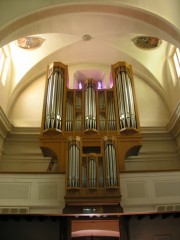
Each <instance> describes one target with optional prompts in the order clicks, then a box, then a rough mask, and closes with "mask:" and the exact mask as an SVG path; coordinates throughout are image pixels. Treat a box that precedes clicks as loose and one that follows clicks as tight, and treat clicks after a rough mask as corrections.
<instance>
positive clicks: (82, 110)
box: [40, 62, 141, 213]
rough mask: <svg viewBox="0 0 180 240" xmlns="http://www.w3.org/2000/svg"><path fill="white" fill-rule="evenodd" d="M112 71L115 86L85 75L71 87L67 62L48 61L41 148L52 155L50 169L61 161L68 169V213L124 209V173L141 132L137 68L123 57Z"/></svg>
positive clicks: (60, 166) (137, 147)
mask: <svg viewBox="0 0 180 240" xmlns="http://www.w3.org/2000/svg"><path fill="white" fill-rule="evenodd" d="M111 74H112V86H111V88H106V89H103V88H102V83H101V81H100V80H99V79H89V78H85V79H84V80H81V81H78V82H77V86H76V87H75V88H74V89H70V88H69V85H68V66H66V65H64V64H62V63H59V62H55V63H52V64H51V65H49V66H48V70H47V81H46V87H45V94H44V105H43V114H42V127H41V137H40V147H41V149H42V153H43V155H44V156H45V157H46V156H48V157H51V159H52V161H51V162H50V166H51V167H50V166H49V167H48V171H51V170H52V165H53V164H54V163H55V162H56V163H57V169H56V171H57V172H59V173H65V174H66V186H65V188H66V193H65V204H66V206H65V208H64V212H65V213H66V212H68V213H69V212H75V213H76V212H79V213H83V212H85V211H87V209H89V211H90V212H93V211H95V212H98V211H100V212H108V211H109V210H108V209H109V206H111V212H113V211H114V212H119V211H123V210H122V208H121V206H120V201H121V193H120V184H119V174H120V171H122V170H124V168H125V159H126V158H127V157H128V156H131V155H137V154H138V152H139V150H140V147H141V134H140V125H139V119H138V111H137V103H136V98H135V91H134V81H133V73H132V68H131V66H130V65H128V64H127V63H125V62H118V63H116V64H114V65H112V68H111ZM74 206H76V207H74ZM92 206H93V207H92ZM94 209H95V210H94Z"/></svg>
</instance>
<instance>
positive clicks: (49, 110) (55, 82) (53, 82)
mask: <svg viewBox="0 0 180 240" xmlns="http://www.w3.org/2000/svg"><path fill="white" fill-rule="evenodd" d="M63 93H64V69H63V68H61V67H53V70H52V72H51V74H50V76H49V81H48V90H47V101H46V113H45V116H46V119H45V129H49V128H56V129H59V130H62V107H63Z"/></svg>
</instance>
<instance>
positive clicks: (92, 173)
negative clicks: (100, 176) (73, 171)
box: [88, 156, 97, 188]
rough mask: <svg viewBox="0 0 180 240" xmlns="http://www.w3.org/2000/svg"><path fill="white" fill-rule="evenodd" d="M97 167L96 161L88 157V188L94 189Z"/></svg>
mask: <svg viewBox="0 0 180 240" xmlns="http://www.w3.org/2000/svg"><path fill="white" fill-rule="evenodd" d="M96 168H97V166H96V159H95V157H93V156H90V157H89V161H88V176H89V183H88V185H89V187H90V188H94V187H96V185H97V184H96V181H97V179H96V171H97V169H96Z"/></svg>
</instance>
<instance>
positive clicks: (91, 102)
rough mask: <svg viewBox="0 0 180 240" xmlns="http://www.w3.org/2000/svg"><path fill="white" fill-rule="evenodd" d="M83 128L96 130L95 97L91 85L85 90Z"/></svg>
mask: <svg viewBox="0 0 180 240" xmlns="http://www.w3.org/2000/svg"><path fill="white" fill-rule="evenodd" d="M85 128H86V129H96V95H95V90H94V88H93V86H92V83H88V84H87V88H86V90H85Z"/></svg>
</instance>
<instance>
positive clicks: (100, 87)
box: [97, 81, 102, 89]
mask: <svg viewBox="0 0 180 240" xmlns="http://www.w3.org/2000/svg"><path fill="white" fill-rule="evenodd" d="M97 88H98V89H102V82H101V81H98V87H97Z"/></svg>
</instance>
